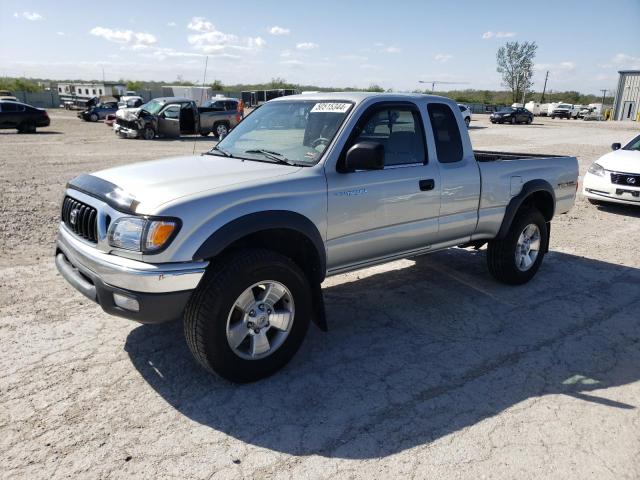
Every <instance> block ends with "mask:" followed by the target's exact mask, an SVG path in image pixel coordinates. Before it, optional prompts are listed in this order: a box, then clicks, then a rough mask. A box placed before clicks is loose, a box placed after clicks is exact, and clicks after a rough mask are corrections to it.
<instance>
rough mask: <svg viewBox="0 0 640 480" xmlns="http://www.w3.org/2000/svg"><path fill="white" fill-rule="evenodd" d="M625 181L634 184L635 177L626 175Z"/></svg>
mask: <svg viewBox="0 0 640 480" xmlns="http://www.w3.org/2000/svg"><path fill="white" fill-rule="evenodd" d="M627 183H628V184H630V185H635V183H636V177H627Z"/></svg>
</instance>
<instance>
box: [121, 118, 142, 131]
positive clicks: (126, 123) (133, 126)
mask: <svg viewBox="0 0 640 480" xmlns="http://www.w3.org/2000/svg"><path fill="white" fill-rule="evenodd" d="M116 124H118V125H120V126H121V127H124V128H128V129H130V130H137V129H138V122H136V121H135V120H124V119H122V118H116Z"/></svg>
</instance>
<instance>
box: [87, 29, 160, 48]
mask: <svg viewBox="0 0 640 480" xmlns="http://www.w3.org/2000/svg"><path fill="white" fill-rule="evenodd" d="M89 33H90V34H91V35H95V36H96V37H102V38H104V39H105V40H107V41H109V42H113V43H119V44H122V45H131V46H133V47H134V48H136V49H142V48H146V47H148V46H151V45H153V44H155V43H157V41H158V40H157V38H156V37H155V35H152V34H150V33H146V32H133V31H131V30H113V29H111V28H105V27H94V28H92V29H91V30H90V31H89Z"/></svg>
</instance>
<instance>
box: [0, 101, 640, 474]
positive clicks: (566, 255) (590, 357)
mask: <svg viewBox="0 0 640 480" xmlns="http://www.w3.org/2000/svg"><path fill="white" fill-rule="evenodd" d="M51 118H52V125H51V127H49V128H47V129H43V130H42V132H41V133H38V134H35V135H17V134H15V133H14V132H13V131H6V130H3V131H0V151H2V156H0V182H1V183H0V225H2V227H1V233H0V345H2V355H1V356H0V473H1V476H2V478H47V479H48V478H66V477H71V478H107V477H109V478H131V477H134V476H135V477H141V478H161V477H162V478H165V477H166V478H180V479H182V478H216V479H218V478H233V479H236V478H282V479H285V478H288V479H289V478H290V479H298V478H350V479H352V478H355V479H360V478H362V479H369V478H399V477H410V478H427V477H430V478H470V479H471V478H472V479H477V478H518V479H529V478H531V479H539V478H545V479H550V478H554V479H568V478H598V479H625V478H627V479H637V478H639V477H640V414H639V413H638V411H639V410H638V408H639V407H640V400H639V399H640V381H639V380H640V368H639V365H640V315H638V307H639V306H640V255H639V254H638V241H639V240H640V208H635V209H634V208H622V207H594V206H592V205H590V204H588V203H587V202H586V201H585V200H584V199H583V198H581V197H579V198H578V199H577V203H576V206H575V208H574V209H573V210H572V211H571V212H570V213H569V214H567V215H563V216H560V217H558V218H557V219H555V220H554V224H553V230H552V244H551V249H552V252H551V253H550V254H549V255H548V257H547V258H546V259H545V263H544V264H543V266H542V268H541V270H540V272H539V273H538V275H537V276H536V278H535V279H534V280H533V281H532V282H530V283H529V284H527V285H525V286H522V287H517V288H513V287H507V286H504V285H500V284H498V283H496V282H494V281H493V280H492V279H491V278H490V277H489V275H488V273H487V270H486V267H485V259H484V252H482V251H480V252H474V251H471V250H459V249H453V250H449V251H446V252H441V253H435V254H432V255H429V256H425V257H420V258H416V259H412V260H402V261H398V262H394V263H390V264H387V265H383V266H379V267H375V268H370V269H366V270H361V271H358V272H353V273H350V274H345V275H340V276H337V277H333V278H330V279H328V280H327V281H326V282H325V284H324V292H325V295H326V303H327V310H328V317H329V326H330V331H329V332H328V333H322V332H320V331H318V330H317V329H316V328H311V329H310V331H309V335H308V338H307V340H306V341H305V343H304V345H303V347H302V349H301V350H300V352H299V353H298V355H297V356H296V357H295V358H294V360H293V361H292V362H291V363H290V364H289V365H288V366H287V367H286V368H285V369H284V370H283V371H282V372H280V373H279V374H277V375H275V376H274V377H272V378H270V379H268V380H265V381H262V382H259V383H256V384H251V385H244V386H233V385H230V384H228V383H226V382H224V381H221V380H218V379H216V378H214V377H212V376H209V375H207V374H206V373H205V372H204V371H202V370H201V369H200V368H199V367H197V366H196V364H195V363H194V361H193V360H192V358H191V356H190V354H189V352H188V350H187V348H186V345H185V342H184V339H183V338H182V330H181V325H180V324H179V323H178V322H176V323H172V324H165V325H159V326H141V325H138V324H135V323H133V322H130V321H127V320H124V319H119V318H115V317H110V316H108V315H106V314H105V313H103V312H102V311H101V310H100V308H99V307H97V306H96V305H94V304H92V303H91V302H89V301H88V300H85V299H84V297H82V296H81V295H80V294H78V293H76V292H75V291H74V290H73V289H72V288H71V287H70V286H68V285H67V284H66V283H65V282H64V281H63V280H62V279H61V278H60V276H59V275H58V274H57V273H56V270H55V267H54V265H53V256H52V253H53V250H52V249H53V242H54V238H55V229H56V222H57V218H58V215H59V214H58V209H59V202H60V200H61V195H62V192H63V188H64V184H65V182H66V181H67V180H68V179H69V178H71V177H73V176H75V175H76V174H79V173H82V172H91V171H93V170H97V169H101V168H105V167H108V166H114V165H121V164H127V163H130V162H133V161H139V160H145V159H154V158H158V157H165V156H170V155H174V154H189V153H191V152H193V151H194V147H195V151H196V152H200V151H203V150H204V149H206V148H208V147H209V146H210V145H211V143H212V140H211V139H210V138H208V139H202V138H197V139H195V141H194V139H185V140H183V141H177V140H173V141H162V140H156V141H153V142H143V141H139V140H120V139H117V138H116V137H115V136H114V135H113V133H112V132H111V131H110V130H109V129H108V128H107V127H106V126H104V125H103V124H102V123H97V124H89V123H83V122H81V121H80V120H78V119H77V118H75V117H74V115H73V113H71V112H64V111H52V112H51ZM470 131H471V136H472V141H473V143H474V146H475V147H476V148H483V149H503V150H511V151H528V152H542V153H544V152H551V153H560V154H570V155H577V156H578V157H579V159H580V171H581V174H584V172H585V170H586V168H587V167H588V166H589V164H590V163H591V162H592V161H593V160H595V159H597V158H598V156H600V155H602V154H603V153H605V152H607V151H608V149H609V145H610V144H611V143H612V142H614V141H625V140H628V139H629V138H631V137H632V136H633V135H635V134H637V133H638V125H637V124H631V123H627V124H622V123H617V124H616V123H607V124H600V123H587V122H582V121H567V120H555V121H553V120H546V119H545V120H537V121H536V122H535V123H534V125H531V126H510V125H504V126H503V125H495V126H493V125H491V124H489V123H488V121H487V119H486V117H483V116H477V118H476V119H475V120H474V121H473V122H472V127H471V130H470Z"/></svg>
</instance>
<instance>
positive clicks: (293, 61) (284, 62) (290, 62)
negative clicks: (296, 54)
mask: <svg viewBox="0 0 640 480" xmlns="http://www.w3.org/2000/svg"><path fill="white" fill-rule="evenodd" d="M279 63H280V65H294V66H300V65H303V63H302V61H301V60H298V59H297V58H291V59H289V60H282V61H281V62H279Z"/></svg>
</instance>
